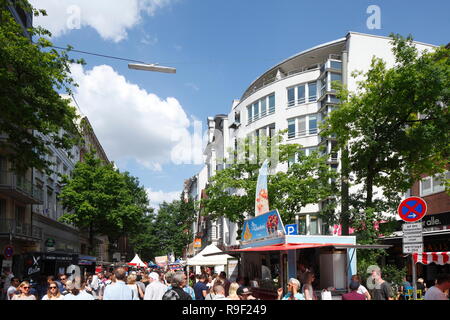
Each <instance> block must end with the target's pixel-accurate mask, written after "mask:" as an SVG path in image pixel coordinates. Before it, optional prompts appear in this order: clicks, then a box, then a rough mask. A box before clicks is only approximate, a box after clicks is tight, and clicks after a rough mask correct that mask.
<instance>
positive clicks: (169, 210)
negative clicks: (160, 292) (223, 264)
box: [130, 193, 195, 259]
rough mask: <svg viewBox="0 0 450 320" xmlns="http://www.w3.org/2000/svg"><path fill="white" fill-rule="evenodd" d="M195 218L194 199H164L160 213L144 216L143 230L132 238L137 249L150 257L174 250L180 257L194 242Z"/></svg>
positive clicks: (147, 257) (183, 197)
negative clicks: (192, 228) (170, 200)
mask: <svg viewBox="0 0 450 320" xmlns="http://www.w3.org/2000/svg"><path fill="white" fill-rule="evenodd" d="M194 217H195V208H194V201H192V199H188V200H186V199H185V195H184V193H182V194H181V198H180V200H174V201H172V202H170V203H167V202H163V203H162V204H160V206H159V210H158V212H157V213H151V214H150V215H147V216H146V217H144V219H143V223H142V224H141V227H140V230H139V231H137V232H136V233H135V234H133V235H132V236H131V238H130V241H131V243H132V244H133V246H134V248H135V249H136V251H137V252H139V253H141V255H142V256H143V257H144V258H146V259H152V258H154V257H155V256H160V255H166V254H168V253H171V252H173V253H174V254H175V256H177V257H179V256H181V255H182V253H183V249H185V248H186V246H187V245H188V244H189V243H190V242H191V241H192V230H191V227H192V223H193V221H194Z"/></svg>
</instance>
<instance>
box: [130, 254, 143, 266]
mask: <svg viewBox="0 0 450 320" xmlns="http://www.w3.org/2000/svg"><path fill="white" fill-rule="evenodd" d="M127 265H128V266H130V267H138V268H141V267H143V268H146V267H147V264H146V263H145V262H143V261H142V260H141V258H139V256H138V255H137V254H136V255H135V256H134V258H133V260H131V261H130V262H128V263H127Z"/></svg>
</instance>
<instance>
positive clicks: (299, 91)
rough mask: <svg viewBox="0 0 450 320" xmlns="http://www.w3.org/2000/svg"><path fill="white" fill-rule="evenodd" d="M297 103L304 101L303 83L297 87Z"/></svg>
mask: <svg viewBox="0 0 450 320" xmlns="http://www.w3.org/2000/svg"><path fill="white" fill-rule="evenodd" d="M297 103H298V104H302V103H305V85H304V84H303V85H301V86H298V87H297Z"/></svg>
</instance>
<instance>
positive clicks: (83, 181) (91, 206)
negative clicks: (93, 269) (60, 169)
mask: <svg viewBox="0 0 450 320" xmlns="http://www.w3.org/2000/svg"><path fill="white" fill-rule="evenodd" d="M63 183H64V187H63V188H62V190H61V194H60V199H61V202H62V204H63V206H64V208H65V209H66V210H68V212H67V213H65V214H64V215H63V216H62V217H61V218H60V220H61V221H62V222H66V223H70V224H73V225H75V226H76V227H78V228H80V229H83V230H87V231H88V232H89V242H90V250H91V251H92V249H93V248H94V236H95V235H107V236H108V239H109V240H110V241H115V240H117V239H118V238H119V237H120V236H123V235H130V234H133V233H135V232H138V231H139V228H140V222H141V221H142V219H143V216H145V215H146V214H147V213H148V211H149V208H148V199H147V196H146V193H145V190H144V189H143V187H140V186H139V181H138V180H137V179H136V178H134V177H132V176H130V175H129V174H128V173H126V174H122V173H120V172H119V171H118V170H116V169H114V167H113V165H112V164H105V163H102V161H101V160H100V159H98V158H96V157H95V153H94V152H91V153H88V154H86V155H85V157H84V162H78V163H77V164H76V165H75V169H74V170H73V171H72V178H69V177H68V176H65V177H63Z"/></svg>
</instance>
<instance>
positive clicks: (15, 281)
mask: <svg viewBox="0 0 450 320" xmlns="http://www.w3.org/2000/svg"><path fill="white" fill-rule="evenodd" d="M10 284H11V285H10V286H9V288H7V290H6V300H11V298H12V297H13V296H14V295H15V294H19V291H18V290H19V289H18V287H19V284H20V280H19V278H17V277H14V278H12V279H11V281H10Z"/></svg>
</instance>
